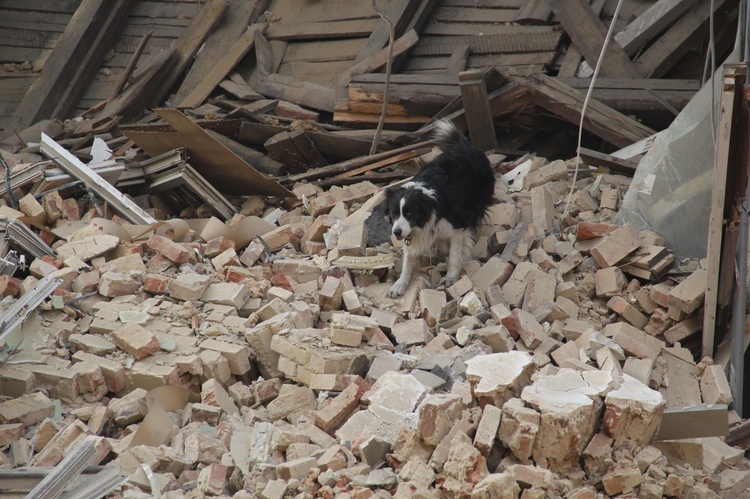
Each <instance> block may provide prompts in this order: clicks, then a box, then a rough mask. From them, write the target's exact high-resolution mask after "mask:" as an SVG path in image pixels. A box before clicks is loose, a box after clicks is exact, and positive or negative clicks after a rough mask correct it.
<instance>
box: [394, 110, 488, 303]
mask: <svg viewBox="0 0 750 499" xmlns="http://www.w3.org/2000/svg"><path fill="white" fill-rule="evenodd" d="M435 141H436V143H437V145H438V146H439V147H440V149H441V150H442V151H443V153H442V154H441V155H440V156H438V157H437V158H435V159H434V160H433V161H431V162H430V163H429V164H427V165H426V166H425V167H424V168H423V169H422V170H421V171H420V172H419V173H417V175H415V176H414V178H413V179H412V181H411V182H409V183H407V184H404V185H403V186H401V187H397V188H390V189H388V190H387V191H386V200H385V205H386V206H385V208H386V209H385V212H386V216H387V218H388V220H389V222H390V223H392V224H393V235H394V236H396V238H397V239H402V238H407V243H409V242H411V241H412V240H413V239H415V238H416V237H417V236H419V241H420V243H419V244H416V245H411V246H405V247H404V268H403V270H402V278H403V277H406V282H405V283H404V281H401V279H399V281H397V284H398V286H397V285H394V287H393V288H391V293H390V294H391V295H392V296H398V295H400V294H402V293H403V289H405V285H406V284H408V280H409V279H410V274H411V265H413V262H411V261H410V260H411V259H412V258H414V257H416V256H418V255H420V254H423V253H425V252H426V251H428V250H429V249H431V248H432V246H433V245H434V243H435V242H436V241H438V240H441V239H442V240H448V241H449V242H452V243H453V241H452V240H453V239H454V238H461V239H462V241H461V244H460V246H461V255H456V254H452V255H449V270H448V275H446V281H447V282H450V281H455V280H456V279H457V278H458V271H459V268H457V267H456V265H459V263H458V262H459V261H463V258H465V257H466V252H467V248H466V247H467V245H468V249H469V250H470V249H471V238H472V236H473V232H474V229H476V227H477V225H478V224H479V222H480V221H481V220H482V219H483V218H484V216H485V215H486V213H487V210H488V209H489V207H490V206H491V205H492V204H493V203H494V202H495V199H494V190H495V177H494V174H493V172H492V168H491V166H490V163H489V161H488V159H487V157H486V156H485V155H484V153H482V152H481V151H479V150H477V149H474V148H473V147H471V144H470V142H469V141H468V139H467V138H466V137H464V135H463V134H462V133H461V131H460V130H458V128H456V127H455V126H454V125H453V124H452V123H450V122H446V121H443V122H439V123H438V126H437V130H436V134H435ZM457 245H458V243H456V244H455V245H454V244H452V245H451V253H454V251H458V250H457V249H455V248H454V246H457ZM451 264H453V265H451ZM459 267H460V265H459ZM402 288H403V289H402Z"/></svg>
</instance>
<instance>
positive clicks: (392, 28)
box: [370, 0, 396, 156]
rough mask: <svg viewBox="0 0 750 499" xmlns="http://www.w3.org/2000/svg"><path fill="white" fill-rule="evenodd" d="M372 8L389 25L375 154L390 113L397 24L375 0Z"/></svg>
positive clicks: (373, 148)
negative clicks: (389, 100)
mask: <svg viewBox="0 0 750 499" xmlns="http://www.w3.org/2000/svg"><path fill="white" fill-rule="evenodd" d="M372 8H373V10H374V11H375V12H377V13H378V15H379V16H380V17H381V18H382V19H383V21H385V23H386V24H387V25H388V60H387V61H386V64H385V88H384V89H383V109H382V110H381V111H380V119H379V120H378V127H377V128H376V129H375V136H373V138H372V145H371V146H370V156H372V155H373V154H375V151H376V150H377V149H378V142H380V134H381V133H382V132H383V126H385V117H386V115H387V114H388V99H389V98H390V88H391V65H392V64H393V44H394V43H395V38H396V25H395V23H394V22H393V21H391V20H390V19H389V18H388V16H386V15H385V12H384V11H382V10H380V8H378V6H377V4H376V3H375V0H372Z"/></svg>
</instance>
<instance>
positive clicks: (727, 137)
mask: <svg viewBox="0 0 750 499" xmlns="http://www.w3.org/2000/svg"><path fill="white" fill-rule="evenodd" d="M723 84H724V87H723V91H722V94H721V102H720V105H719V109H720V110H721V111H720V113H719V123H718V126H717V132H716V153H715V155H714V158H715V159H714V167H713V183H712V189H711V207H710V211H709V218H708V247H707V249H706V258H707V260H708V264H707V266H706V269H707V271H708V272H707V273H708V279H707V282H706V294H705V298H704V313H703V340H702V350H701V351H702V356H704V357H705V356H709V357H713V354H714V346H715V345H714V338H715V336H716V326H717V322H718V319H719V316H720V315H721V314H720V308H722V307H720V303H719V294H720V291H721V289H720V284H721V281H720V274H721V271H722V246H723V245H724V244H725V243H724V241H723V239H724V231H725V228H726V226H727V225H729V224H728V222H729V219H728V216H727V215H728V213H727V212H728V210H727V206H726V202H727V193H728V192H729V191H730V190H731V189H730V187H729V185H728V182H731V181H732V180H731V178H732V177H731V176H730V173H729V166H730V158H731V157H732V150H731V142H732V141H731V138H732V124H733V122H734V121H735V120H736V118H735V116H734V112H735V110H736V109H739V108H740V106H739V102H738V99H737V95H738V93H739V92H735V86H736V82H735V76H734V71H733V69H732V67H731V66H729V67H726V68H725V69H724V77H723ZM732 202H733V201H732ZM731 256H732V260H730V262H732V261H733V260H734V254H732V255H731ZM733 265H734V264H733V263H732V266H733Z"/></svg>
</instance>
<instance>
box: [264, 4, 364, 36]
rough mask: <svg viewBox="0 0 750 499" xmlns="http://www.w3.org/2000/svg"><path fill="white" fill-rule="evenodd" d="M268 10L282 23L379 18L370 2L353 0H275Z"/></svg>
mask: <svg viewBox="0 0 750 499" xmlns="http://www.w3.org/2000/svg"><path fill="white" fill-rule="evenodd" d="M268 10H269V11H270V12H272V13H273V14H274V15H275V16H278V18H279V19H280V22H281V23H300V22H327V21H347V20H354V19H372V20H374V21H377V20H378V15H377V14H376V13H375V11H373V10H372V6H371V5H370V2H352V1H351V0H273V1H272V2H271V5H270V6H269V7H268ZM368 36H369V33H368Z"/></svg>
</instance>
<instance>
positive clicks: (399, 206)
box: [384, 182, 437, 241]
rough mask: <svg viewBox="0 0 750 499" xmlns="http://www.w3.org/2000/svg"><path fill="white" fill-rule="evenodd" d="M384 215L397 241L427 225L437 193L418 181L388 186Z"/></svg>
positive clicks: (433, 212)
mask: <svg viewBox="0 0 750 499" xmlns="http://www.w3.org/2000/svg"><path fill="white" fill-rule="evenodd" d="M384 204H385V217H386V219H387V220H388V222H390V223H391V224H392V225H393V228H392V230H391V231H392V232H393V235H394V236H396V239H398V240H399V241H400V240H402V239H404V238H405V237H408V236H410V235H411V233H412V231H413V230H415V229H421V228H423V227H424V226H425V225H427V224H428V223H429V222H430V220H431V219H432V218H433V216H434V215H435V207H436V204H437V195H436V194H435V191H434V190H433V189H428V188H426V187H425V186H424V185H422V184H420V183H418V182H409V183H407V184H404V185H403V186H401V187H396V188H390V189H388V190H386V193H385V203H384Z"/></svg>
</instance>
